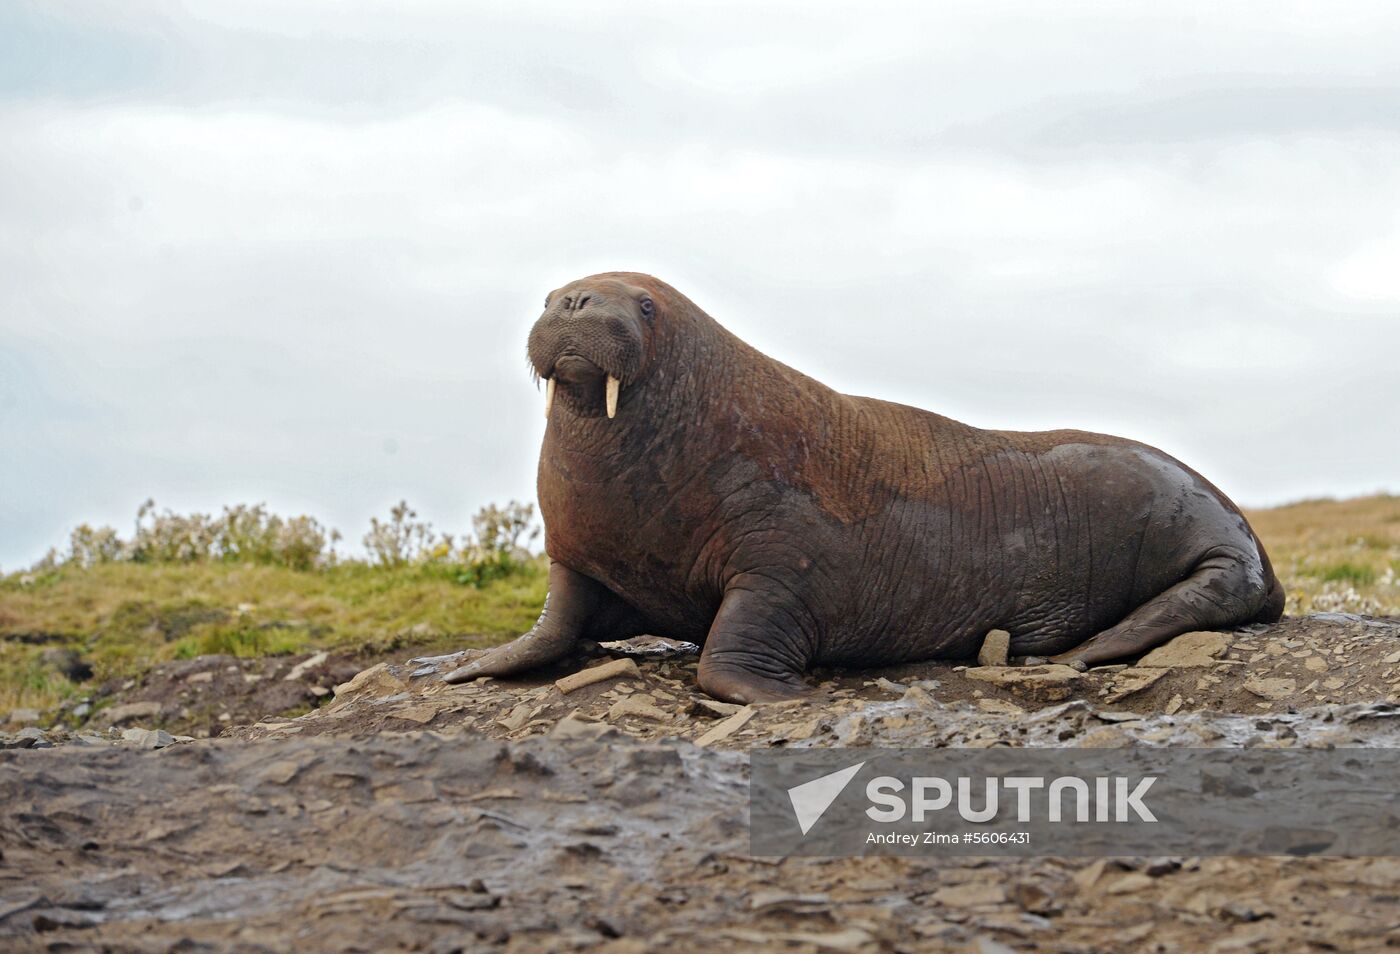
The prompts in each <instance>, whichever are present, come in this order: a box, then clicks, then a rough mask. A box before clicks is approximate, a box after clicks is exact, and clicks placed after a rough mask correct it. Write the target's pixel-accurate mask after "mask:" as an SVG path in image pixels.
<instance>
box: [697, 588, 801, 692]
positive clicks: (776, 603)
mask: <svg viewBox="0 0 1400 954" xmlns="http://www.w3.org/2000/svg"><path fill="white" fill-rule="evenodd" d="M769 585H770V586H771V584H769ZM754 586H758V587H762V586H763V582H762V581H756V580H755V579H754V578H743V577H741V578H739V579H737V580H735V581H734V582H733V583H731V584H730V586H729V588H728V590H726V591H725V595H724V601H723V602H722V603H720V607H719V612H718V613H716V614H715V620H714V622H713V623H712V624H711V625H710V633H709V636H707V637H706V639H705V648H704V650H703V651H702V652H701V653H700V668H699V670H698V672H697V675H696V678H697V679H698V681H699V683H700V688H701V689H703V690H705V692H707V693H709V694H710V695H712V696H714V697H715V698H716V699H722V700H724V701H725V702H738V703H750V702H781V701H782V700H784V699H795V698H797V697H798V696H803V695H806V694H808V693H809V692H811V688H810V687H809V686H808V685H807V684H806V683H805V682H803V681H802V671H803V670H804V669H806V668H807V661H808V660H809V659H810V658H811V648H810V641H809V640H808V639H806V638H805V635H804V634H802V633H800V632H798V631H797V630H796V627H795V626H794V620H793V618H792V617H791V615H790V614H786V613H784V612H783V610H782V606H783V602H784V600H783V598H784V597H785V598H786V599H787V600H791V598H792V597H791V595H790V594H787V593H782V594H771V595H770V594H768V593H767V592H766V591H765V590H763V589H760V588H750V587H754Z"/></svg>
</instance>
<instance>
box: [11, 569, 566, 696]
mask: <svg viewBox="0 0 1400 954" xmlns="http://www.w3.org/2000/svg"><path fill="white" fill-rule="evenodd" d="M544 593H545V570H544V563H543V560H542V559H539V560H534V561H532V562H529V563H527V564H524V565H522V566H520V567H518V568H517V569H516V570H515V571H514V572H513V573H511V574H509V575H507V576H504V577H502V578H499V579H493V580H490V581H489V582H486V583H484V584H483V585H481V586H480V587H478V586H475V585H472V584H471V583H470V582H462V581H461V580H460V576H459V574H458V572H457V570H456V569H454V568H452V567H447V566H437V565H432V564H428V565H404V566H397V567H385V566H370V565H366V564H363V563H346V564H342V565H338V566H333V567H329V568H326V569H321V570H294V569H288V568H286V567H277V566H259V565H250V564H243V563H224V562H207V563H191V564H159V563H156V564H149V563H130V562H113V563H102V564H98V565H94V566H89V567H83V566H77V565H64V566H59V567H57V568H54V569H51V570H47V571H42V572H35V573H15V574H11V575H9V576H7V577H4V578H3V579H0V713H3V712H6V711H8V710H9V709H13V708H18V707H31V708H40V709H42V708H46V707H48V706H51V705H53V704H54V703H55V702H57V701H58V700H59V699H61V698H63V697H64V696H66V695H69V694H71V693H73V692H77V691H80V689H79V686H78V685H77V684H76V683H75V682H74V681H73V680H72V679H71V678H69V677H68V676H66V675H64V674H63V672H62V670H63V669H64V668H65V667H71V660H72V659H73V657H72V655H71V654H72V653H76V654H77V655H78V658H80V659H81V661H82V663H83V664H85V665H87V666H90V667H91V669H92V670H93V677H92V678H93V679H95V680H97V681H102V680H104V679H109V678H114V677H121V676H128V675H133V674H135V673H137V672H141V671H143V670H144V669H146V668H148V667H150V666H152V665H154V664H156V663H160V662H164V661H166V660H170V659H180V658H188V657H192V656H197V655H203V654H206V653H229V654H232V655H236V656H254V655H268V654H276V653H294V652H305V651H311V650H316V649H337V650H343V651H350V652H378V651H387V650H391V649H393V648H395V647H396V646H400V645H410V644H411V645H414V646H421V645H430V644H441V645H443V646H449V645H450V646H451V647H453V648H461V647H464V646H483V645H490V644H493V643H496V642H500V641H502V640H504V639H506V638H508V637H510V636H513V635H515V634H517V633H519V632H521V631H523V630H524V629H527V628H529V626H530V624H531V623H532V622H534V619H535V617H536V616H537V615H538V614H539V610H540V605H541V604H542V603H543V601H544ZM65 651H69V652H66V653H65ZM65 660H66V661H65Z"/></svg>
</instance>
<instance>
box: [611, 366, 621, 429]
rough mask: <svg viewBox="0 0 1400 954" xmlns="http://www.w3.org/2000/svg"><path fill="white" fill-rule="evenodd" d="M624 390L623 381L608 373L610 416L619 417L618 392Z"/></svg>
mask: <svg viewBox="0 0 1400 954" xmlns="http://www.w3.org/2000/svg"><path fill="white" fill-rule="evenodd" d="M620 390H622V382H621V381H619V380H618V379H617V378H615V377H613V376H612V375H611V374H610V375H608V417H610V418H611V417H617V392H618V391H620Z"/></svg>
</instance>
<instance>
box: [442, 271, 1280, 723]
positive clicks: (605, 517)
mask: <svg viewBox="0 0 1400 954" xmlns="http://www.w3.org/2000/svg"><path fill="white" fill-rule="evenodd" d="M529 356H530V362H531V364H532V365H533V367H534V369H535V371H536V373H538V374H539V375H540V377H542V378H545V379H548V378H551V377H552V378H554V379H555V381H556V385H557V392H556V396H555V399H554V405H553V411H552V413H551V414H550V419H549V424H548V428H547V430H546V432H545V438H544V446H543V448H542V449H541V452H540V465H539V502H540V511H541V513H542V515H543V517H544V523H545V531H546V541H545V542H546V550H547V551H548V553H549V557H550V560H551V565H550V574H549V582H550V595H549V598H548V599H547V601H546V603H545V610H544V612H543V614H542V615H541V617H540V620H539V622H538V623H536V624H535V627H534V628H533V629H531V631H530V632H529V633H527V634H525V635H524V636H522V637H520V638H519V639H517V640H515V641H514V642H512V643H509V644H507V645H505V646H502V647H499V648H498V649H496V650H493V651H492V652H491V653H488V654H487V655H486V656H484V657H482V658H480V659H478V660H477V661H475V662H474V663H472V664H470V665H468V666H466V667H463V668H462V669H459V670H457V671H456V672H453V673H451V674H449V675H448V676H447V679H448V680H449V681H452V682H460V681H463V680H466V679H471V678H474V677H476V676H482V675H505V674H509V673H512V672H518V671H522V670H525V669H529V668H531V667H534V666H538V665H541V664H543V663H547V662H552V661H554V660H558V659H561V658H563V657H564V656H566V655H568V654H569V653H571V652H572V651H573V650H574V649H575V648H576V647H577V646H578V645H580V643H581V642H582V641H584V640H589V639H620V638H625V637H628V636H632V635H637V634H640V633H651V634H654V635H660V636H670V637H674V638H678V639H685V640H690V641H692V642H696V643H699V644H701V645H702V646H703V651H702V655H701V657H700V666H699V683H700V686H701V688H702V689H704V690H705V691H706V692H708V693H710V694H711V695H713V696H716V697H718V698H720V699H726V700H729V701H733V702H764V701H771V700H775V699H781V698H786V697H790V696H792V695H794V694H798V693H801V692H802V691H804V689H805V688H806V685H805V683H804V682H803V680H802V673H803V672H804V671H805V670H806V669H807V668H809V667H810V666H813V665H816V664H822V665H837V666H854V667H865V666H874V665H884V664H890V663H898V662H905V661H910V660H918V659H932V658H966V657H968V656H971V655H973V654H975V653H976V651H977V649H978V647H979V646H980V645H981V642H982V639H983V637H984V636H985V635H986V633H987V631H988V630H991V629H1005V630H1007V631H1008V632H1010V633H1011V646H1012V652H1013V653H1016V654H1018V655H1022V654H1037V655H1048V654H1055V653H1058V654H1060V655H1059V656H1057V657H1056V660H1057V661H1060V662H1072V663H1076V664H1077V663H1079V662H1082V663H1090V664H1091V663H1097V662H1102V661H1106V660H1111V659H1116V658H1119V657H1123V656H1130V655H1134V654H1137V653H1141V652H1143V651H1145V650H1147V649H1149V648H1151V647H1152V646H1155V645H1158V644H1160V643H1163V642H1165V641H1166V640H1168V639H1170V638H1171V637H1172V636H1175V635H1178V634H1180V633H1183V632H1186V631H1189V630H1194V629H1219V628H1229V627H1232V626H1239V625H1241V624H1245V623H1250V622H1272V621H1274V620H1277V619H1278V618H1279V615H1280V613H1281V612H1282V608H1283V598H1284V594H1283V589H1282V587H1281V586H1280V585H1279V582H1278V580H1277V578H1276V577H1275V576H1274V573H1273V569H1272V567H1271V566H1270V565H1269V560H1268V557H1267V556H1266V555H1265V553H1264V549H1263V547H1262V546H1261V545H1260V543H1259V540H1258V538H1257V537H1256V536H1255V535H1254V532H1253V530H1251V528H1250V527H1249V524H1248V523H1247V522H1246V521H1245V518H1244V516H1243V515H1242V514H1241V513H1240V511H1239V510H1238V508H1236V507H1235V506H1234V504H1232V503H1231V502H1230V501H1229V500H1228V499H1227V498H1226V497H1225V496H1224V494H1222V493H1221V492H1220V491H1218V490H1216V489H1215V487H1213V486H1211V484H1210V483H1208V482H1207V481H1206V480H1205V479H1204V478H1202V477H1200V476H1199V475H1198V474H1196V473H1195V472H1194V471H1192V470H1190V469H1188V468H1187V467H1185V466H1184V465H1182V464H1181V463H1179V462H1177V461H1176V460H1173V459H1172V458H1171V457H1169V456H1167V455H1166V454H1164V453H1163V452H1161V451H1159V450H1157V449H1155V448H1153V447H1149V446H1147V445H1145V444H1139V443H1136V442H1134V441H1129V440H1124V439H1122V438H1117V437H1109V436H1106V435H1102V434H1090V433H1085V432H1082V431H1045V432H1036V433H1025V432H1016V431H986V430H979V429H977V428H974V427H969V426H967V425H965V424H960V423H958V422H957V421H954V420H950V419H949V418H946V417H942V416H940V415H938V414H933V413H930V412H928V411H922V410H919V409H917V408H912V407H906V406H903V405H900V404H891V403H888V402H885V401H879V400H875V399H872V398H861V397H850V396H848V395H844V394H838V393H836V392H835V391H833V390H831V389H830V388H828V387H826V386H824V385H822V384H821V383H819V382H817V381H814V380H812V379H811V378H809V377H807V376H806V375H804V374H801V373H799V372H797V371H794V370H793V369H792V368H789V367H787V366H785V365H783V364H780V363H778V362H777V361H774V360H773V359H771V358H769V357H767V356H765V355H763V354H760V353H759V352H758V351H756V350H754V349H753V348H751V347H749V346H748V345H747V344H745V343H744V342H742V341H740V340H739V339H738V338H736V337H734V336H733V335H731V334H730V333H729V332H727V331H725V330H724V328H722V327H720V325H719V324H718V323H717V322H715V321H714V319H712V318H710V316H709V315H707V314H705V313H704V312H703V311H701V310H700V309H699V308H697V307H696V306H695V305H694V304H692V303H691V302H690V300H689V299H687V298H686V297H685V296H684V295H681V294H680V293H679V292H677V291H676V290H675V289H673V288H671V287H670V286H668V285H666V284H665V283H663V282H660V281H658V280H657V279H655V278H652V277H650V276H647V275H641V274H635V273H609V274H604V275H595V276H593V277H591V278H585V279H582V280H580V281H577V282H574V283H573V284H570V285H567V286H565V287H564V288H561V289H559V290H558V291H555V292H553V293H551V294H550V296H549V297H548V299H547V301H546V305H545V310H544V314H543V315H542V316H541V317H540V319H539V321H538V322H537V323H536V324H535V326H534V328H533V330H532V331H531V333H530V341H529ZM607 374H612V375H614V376H616V377H618V378H619V379H620V380H621V382H622V389H621V395H620V399H619V402H618V408H617V416H616V418H615V419H613V420H609V419H608V417H607V416H606V412H605V406H604V388H605V380H606V375H607Z"/></svg>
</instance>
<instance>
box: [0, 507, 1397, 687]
mask: <svg viewBox="0 0 1400 954" xmlns="http://www.w3.org/2000/svg"><path fill="white" fill-rule="evenodd" d="M1248 516H1249V519H1250V521H1251V523H1252V524H1253V525H1254V527H1255V529H1256V530H1257V531H1258V533H1259V535H1260V537H1261V539H1262V540H1263V541H1264V544H1265V547H1266V548H1267V549H1268V551H1269V554H1270V556H1271V558H1272V559H1273V561H1274V565H1275V569H1276V570H1277V572H1278V574H1279V576H1280V578H1281V579H1282V580H1283V582H1284V585H1285V586H1286V588H1287V591H1288V607H1287V612H1288V613H1289V614H1291V615H1302V614H1306V613H1317V612H1352V613H1365V614H1370V615H1400V582H1397V574H1400V497H1397V496H1392V495H1380V496H1374V497H1365V498H1359V499H1354V500H1342V501H1337V500H1310V501H1304V502H1301V503H1297V504H1290V505H1288V506H1284V507H1277V508H1273V509H1269V510H1255V511H1250V512H1249V514H1248ZM538 534H539V528H538V526H537V525H536V524H535V522H534V508H533V506H531V505H529V504H520V503H516V502H512V503H510V504H508V505H506V506H504V507H498V506H494V505H493V506H488V507H484V508H482V509H481V510H480V511H479V512H478V513H477V514H476V516H475V517H474V518H473V520H472V527H471V529H470V530H469V531H468V532H466V533H463V534H460V535H452V534H446V533H441V532H439V531H437V530H436V529H435V528H434V527H433V526H432V524H431V523H429V522H428V521H425V520H422V519H420V518H419V516H418V514H417V513H416V512H415V511H414V510H412V509H411V508H410V507H409V506H408V504H407V503H399V504H398V505H397V506H395V507H393V508H392V509H391V510H390V512H389V514H388V515H387V516H386V517H384V518H382V519H381V518H378V517H376V518H374V519H373V520H371V521H370V528H369V531H368V532H367V533H366V534H365V535H364V537H363V553H362V554H360V555H356V556H347V555H344V554H342V553H339V552H338V551H337V549H336V547H337V545H338V544H340V543H341V540H342V538H341V535H340V534H339V533H338V532H337V531H335V530H330V529H327V528H326V527H325V526H323V525H322V524H321V523H320V522H319V521H317V520H315V519H314V518H311V517H307V516H295V517H281V516H278V515H275V514H272V513H269V512H268V510H267V508H266V507H265V506H262V505H254V506H247V505H238V506H230V507H225V508H224V510H223V512H222V513H221V514H219V515H217V516H215V515H208V514H198V513H196V514H184V515H182V514H176V513H172V512H171V511H169V510H164V511H158V510H157V509H156V506H155V504H154V503H152V502H150V501H147V502H146V503H145V504H144V505H142V507H141V508H140V510H139V511H138V514H137V518H136V524H135V528H134V531H133V533H132V535H131V536H130V537H129V538H123V537H122V536H121V534H120V533H119V532H118V531H116V530H114V529H113V528H111V527H100V528H94V527H90V526H88V525H83V526H80V527H78V528H77V529H75V530H74V531H73V532H72V534H71V535H70V538H69V541H68V545H67V547H66V548H65V549H63V550H58V549H55V550H52V551H50V553H49V554H48V555H47V556H45V557H44V559H42V560H40V561H39V562H38V563H37V564H35V565H34V566H33V567H31V568H29V569H26V570H21V571H18V572H13V573H9V574H8V575H4V576H0V713H3V712H6V711H8V710H10V709H15V708H20V707H27V708H35V709H47V708H50V707H52V706H54V705H55V704H57V703H58V702H59V701H61V700H62V699H64V698H67V697H69V696H72V695H75V694H80V693H84V692H86V691H88V686H89V685H90V684H91V682H92V681H94V680H95V681H97V682H102V681H106V680H110V679H119V678H124V677H130V676H133V675H136V674H138V673H140V672H142V671H144V670H146V669H148V668H150V667H151V666H153V665H155V664H157V663H160V662H163V661H166V660H171V659H180V658H189V657H193V656H198V655H203V654H209V653H227V654H229V655H234V656H264V655H277V654H290V653H301V652H310V651H314V650H320V649H329V650H336V651H340V652H346V653H353V654H360V655H364V656H373V655H376V654H381V653H386V652H391V651H394V650H396V649H399V648H405V649H407V648H408V647H412V648H413V649H414V650H422V651H424V652H430V651H433V650H435V649H437V648H444V649H446V648H451V649H459V648H463V647H469V646H491V645H496V644H498V643H502V642H504V641H506V640H507V639H510V638H511V637H514V636H516V635H518V634H519V633H520V632H523V631H524V630H526V629H528V628H529V626H530V625H531V623H533V622H534V620H535V617H536V616H537V615H538V614H539V609H540V605H541V604H542V603H543V601H544V594H545V583H546V572H545V569H546V564H545V560H544V558H543V557H542V556H540V555H537V554H532V553H531V552H530V551H529V549H528V548H529V547H530V546H531V545H533V544H535V542H536V541H537V539H538Z"/></svg>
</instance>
